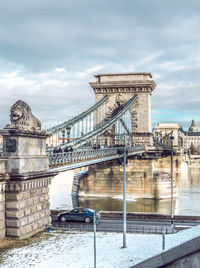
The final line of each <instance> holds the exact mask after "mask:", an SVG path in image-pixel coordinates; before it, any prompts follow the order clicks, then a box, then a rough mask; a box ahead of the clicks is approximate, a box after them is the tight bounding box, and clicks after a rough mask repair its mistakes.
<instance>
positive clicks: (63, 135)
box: [62, 129, 65, 144]
mask: <svg viewBox="0 0 200 268" xmlns="http://www.w3.org/2000/svg"><path fill="white" fill-rule="evenodd" d="M62 144H65V130H64V129H63V130H62Z"/></svg>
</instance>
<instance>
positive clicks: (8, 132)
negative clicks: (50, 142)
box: [0, 127, 49, 139]
mask: <svg viewBox="0 0 200 268" xmlns="http://www.w3.org/2000/svg"><path fill="white" fill-rule="evenodd" d="M0 134H1V135H2V136H18V137H19V136H20V137H32V138H41V139H46V138H48V137H49V134H46V132H43V131H41V132H36V131H30V130H24V129H18V128H14V127H13V128H12V127H5V128H4V129H2V130H1V131H0Z"/></svg>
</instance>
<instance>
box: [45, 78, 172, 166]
mask: <svg viewBox="0 0 200 268" xmlns="http://www.w3.org/2000/svg"><path fill="white" fill-rule="evenodd" d="M95 77H96V79H97V81H96V82H95V83H90V85H91V86H92V88H93V89H94V93H95V97H96V103H95V104H94V105H93V106H92V107H90V108H89V109H87V110H86V111H84V112H82V113H81V114H79V115H77V116H75V117H73V118H72V119H70V120H67V121H65V122H62V123H61V124H57V125H55V126H53V127H51V128H49V129H47V130H46V131H47V133H48V134H49V138H48V139H47V155H48V158H49V163H50V168H51V169H53V170H56V169H57V170H59V171H65V170H69V169H73V168H77V167H81V166H86V165H92V164H95V163H100V162H105V161H110V160H114V159H117V158H120V157H122V156H120V155H119V154H118V153H117V148H118V147H124V146H126V147H127V148H128V150H127V152H128V156H134V155H140V156H142V155H143V157H147V156H148V152H149V153H151V156H152V155H157V156H158V155H160V152H161V153H162V152H163V151H165V152H166V151H167V150H169V149H170V135H168V136H166V137H162V138H159V135H158V133H156V135H153V134H152V132H151V119H150V96H151V92H152V90H153V89H154V88H155V83H154V81H153V80H151V77H152V76H151V74H150V73H128V74H99V75H96V76H95ZM61 166H62V167H61Z"/></svg>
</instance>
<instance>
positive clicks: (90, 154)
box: [47, 146, 145, 166]
mask: <svg viewBox="0 0 200 268" xmlns="http://www.w3.org/2000/svg"><path fill="white" fill-rule="evenodd" d="M120 148H121V149H122V148H124V147H115V148H104V149H91V150H80V151H75V152H61V153H53V152H49V153H47V155H48V158H49V165H50V166H57V165H58V166H60V165H67V164H72V163H77V162H84V161H88V160H92V159H96V158H104V157H107V156H112V155H118V150H119V149H120ZM127 150H128V155H129V154H131V153H133V152H134V153H135V152H140V151H142V150H145V149H144V147H143V146H135V147H127Z"/></svg>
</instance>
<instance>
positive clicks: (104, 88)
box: [89, 72, 156, 144]
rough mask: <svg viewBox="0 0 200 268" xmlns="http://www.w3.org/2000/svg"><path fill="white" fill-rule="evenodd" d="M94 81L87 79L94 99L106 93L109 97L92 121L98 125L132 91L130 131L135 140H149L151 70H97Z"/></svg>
mask: <svg viewBox="0 0 200 268" xmlns="http://www.w3.org/2000/svg"><path fill="white" fill-rule="evenodd" d="M95 78H96V82H90V83H89V84H90V86H91V87H92V88H93V90H94V93H95V102H98V101H99V100H100V99H101V98H103V97H104V96H105V95H107V96H108V101H107V103H106V104H105V105H104V107H103V109H102V110H101V111H99V112H97V113H96V114H95V118H94V125H95V126H98V125H100V124H101V123H102V122H103V121H104V120H105V119H106V117H108V116H109V114H111V113H112V112H114V110H115V109H116V108H117V105H116V103H118V104H119V103H120V105H123V103H125V102H127V101H128V100H129V99H130V98H131V97H133V95H136V96H137V101H136V103H135V104H134V105H133V106H132V107H131V109H130V113H131V134H132V137H133V139H134V142H136V143H138V144H149V142H150V138H151V132H152V129H151V94H152V91H153V90H154V88H155V87H156V84H155V82H154V81H153V80H152V79H151V78H152V75H151V73H144V72H143V73H142V72H140V73H124V74H122V73H113V74H110V73H109V74H97V75H95Z"/></svg>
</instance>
